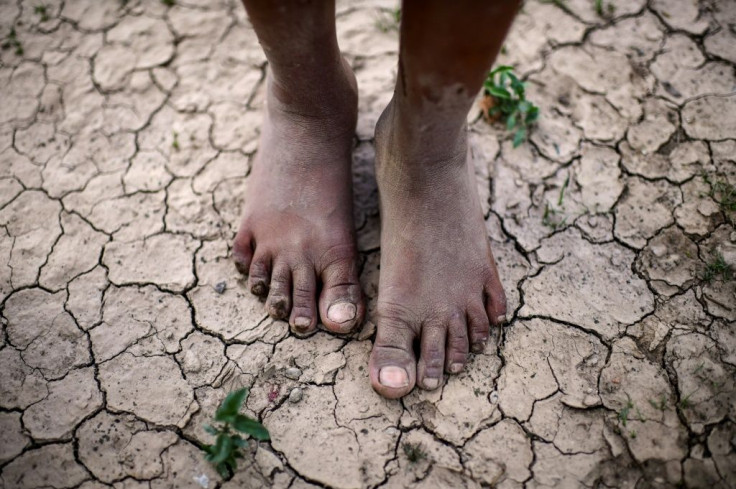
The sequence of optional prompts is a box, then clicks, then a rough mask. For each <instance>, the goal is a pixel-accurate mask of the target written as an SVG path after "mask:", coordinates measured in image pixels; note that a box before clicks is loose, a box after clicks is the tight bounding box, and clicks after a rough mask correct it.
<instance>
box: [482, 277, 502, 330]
mask: <svg viewBox="0 0 736 489" xmlns="http://www.w3.org/2000/svg"><path fill="white" fill-rule="evenodd" d="M485 295H486V312H487V314H488V319H489V320H490V322H491V324H493V325H494V326H503V324H504V323H505V322H506V294H505V293H504V291H503V285H501V280H500V279H499V278H498V271H497V270H496V266H495V264H494V266H493V272H492V273H491V276H490V278H489V279H488V281H487V282H486V286H485Z"/></svg>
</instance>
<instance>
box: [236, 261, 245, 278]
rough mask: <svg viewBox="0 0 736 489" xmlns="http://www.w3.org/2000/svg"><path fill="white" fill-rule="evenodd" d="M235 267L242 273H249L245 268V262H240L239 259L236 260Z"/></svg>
mask: <svg viewBox="0 0 736 489" xmlns="http://www.w3.org/2000/svg"><path fill="white" fill-rule="evenodd" d="M235 269H236V270H237V271H238V273H240V274H241V275H248V269H247V268H245V264H243V263H242V262H239V261H237V260H235Z"/></svg>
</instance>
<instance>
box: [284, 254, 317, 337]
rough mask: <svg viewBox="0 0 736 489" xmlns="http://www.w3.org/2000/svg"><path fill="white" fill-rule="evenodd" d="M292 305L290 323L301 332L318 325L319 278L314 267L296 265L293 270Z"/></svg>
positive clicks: (303, 332)
mask: <svg viewBox="0 0 736 489" xmlns="http://www.w3.org/2000/svg"><path fill="white" fill-rule="evenodd" d="M291 278H292V283H293V287H292V299H291V300H292V307H291V318H290V319H289V324H291V327H292V328H293V329H294V331H296V332H297V333H299V334H306V333H309V332H311V331H313V330H314V329H315V327H316V326H317V305H316V301H315V298H316V295H317V279H316V277H315V274H314V268H313V267H311V266H308V265H299V266H296V267H294V269H293V272H292V277H291Z"/></svg>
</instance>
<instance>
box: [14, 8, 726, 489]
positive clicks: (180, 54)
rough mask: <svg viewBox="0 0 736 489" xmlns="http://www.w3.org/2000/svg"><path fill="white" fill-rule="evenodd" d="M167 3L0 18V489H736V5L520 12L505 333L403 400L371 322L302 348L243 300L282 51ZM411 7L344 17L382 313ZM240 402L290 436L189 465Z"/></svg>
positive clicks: (502, 245)
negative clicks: (386, 165) (243, 273)
mask: <svg viewBox="0 0 736 489" xmlns="http://www.w3.org/2000/svg"><path fill="white" fill-rule="evenodd" d="M171 3H175V5H173V6H167V5H166V4H165V3H164V2H161V1H158V0H145V1H144V0H140V1H137V0H129V1H119V0H99V1H93V0H89V1H83V0H66V1H61V0H44V2H43V4H42V2H41V0H37V1H36V0H27V1H26V0H24V1H19V2H14V1H12V0H1V1H0V19H2V20H0V24H1V27H0V35H1V36H3V38H4V40H3V42H4V44H3V49H2V51H1V52H0V56H1V58H0V59H1V61H0V85H1V86H2V89H1V90H2V95H1V97H2V103H1V104H0V301H1V302H0V314H1V315H2V317H1V319H2V335H1V336H0V487H3V488H6V489H36V488H39V489H40V488H54V489H63V488H71V487H83V488H84V489H98V488H103V487H110V486H112V487H115V488H116V489H142V488H145V489H158V488H163V487H179V488H186V487H191V488H195V489H202V488H215V487H218V486H219V487H223V488H233V489H234V488H249V487H278V488H285V487H292V488H306V487H316V486H325V487H339V488H358V487H379V486H382V487H393V488H401V487H427V488H434V487H488V486H498V487H502V488H520V487H528V488H539V487H562V488H575V487H624V488H634V487H636V488H647V487H656V488H666V487H692V488H694V487H707V488H709V489H713V488H718V489H721V488H733V487H736V385H735V382H736V322H735V321H736V282H735V281H734V280H733V278H730V277H729V276H728V272H727V268H728V266H729V264H730V265H731V266H734V265H735V264H736V231H734V227H733V222H734V219H735V218H736V213H735V212H734V210H733V209H734V205H735V201H736V194H735V193H734V187H733V185H735V184H736V164H735V162H734V157H735V155H736V95H734V90H735V88H736V76H735V75H734V63H736V34H735V31H734V25H736V2H733V1H725V0H724V1H715V0H713V1H701V2H700V3H699V4H697V3H696V2H695V1H693V0H650V1H649V2H647V1H646V0H626V1H624V0H610V3H609V0H603V2H602V6H601V8H602V14H603V15H602V16H601V15H599V14H598V13H596V11H595V3H596V2H595V1H594V0H559V1H551V2H539V1H534V0H530V1H529V2H527V4H526V6H525V7H524V9H523V11H522V13H521V15H520V16H519V17H518V19H517V21H516V24H515V26H514V29H513V32H512V34H511V36H510V37H509V39H508V40H507V43H506V46H505V48H504V51H503V54H502V55H501V57H500V59H499V62H502V63H504V64H513V65H515V66H516V69H517V72H519V73H520V74H522V75H523V76H524V77H526V78H527V80H528V82H529V84H528V95H529V98H530V99H531V100H532V101H534V102H535V103H537V104H538V105H539V106H540V108H541V117H540V120H539V123H538V125H537V127H536V129H535V130H534V131H533V133H532V136H531V140H530V141H529V142H527V143H525V144H524V145H522V146H521V147H519V148H518V149H513V148H512V146H511V143H510V141H509V137H508V135H507V134H505V133H504V131H503V128H497V127H490V126H488V125H487V124H486V123H485V122H483V121H482V120H480V119H479V117H478V114H477V113H476V112H474V113H473V114H471V116H470V117H469V122H470V128H471V131H472V132H471V143H472V148H473V158H474V161H475V163H476V174H477V179H478V188H479V190H480V192H481V196H482V198H483V201H484V208H485V212H486V215H487V219H486V223H487V228H488V235H489V236H490V238H491V239H492V241H493V246H494V249H495V252H496V256H497V258H498V262H499V265H500V269H501V275H502V277H503V281H504V283H505V286H506V287H507V291H508V295H509V299H510V300H509V302H510V310H511V311H512V313H513V314H512V316H513V319H512V321H511V322H510V324H509V326H508V327H506V328H505V329H504V330H503V331H502V332H501V333H500V334H499V347H498V349H496V348H495V347H492V348H489V351H488V352H486V354H484V355H479V356H475V357H474V358H473V359H472V361H471V363H470V366H469V368H468V369H467V372H466V373H463V374H462V375H459V376H457V377H453V378H450V379H449V380H448V381H447V383H446V385H445V386H444V387H443V388H442V389H440V390H438V391H435V392H431V393H427V392H415V393H413V394H412V395H410V396H408V397H407V398H405V399H404V400H402V401H400V402H399V401H386V400H383V399H382V398H380V397H378V396H377V395H376V394H374V393H373V391H372V390H371V389H370V386H369V381H368V375H367V369H366V364H367V360H368V354H369V351H370V349H371V336H372V334H373V332H374V330H375V325H374V324H373V323H372V322H371V321H369V322H368V323H367V324H366V325H365V326H364V328H363V330H362V331H360V332H359V333H357V334H356V335H355V336H354V337H352V338H347V339H345V338H340V337H336V336H333V335H330V334H327V333H325V332H318V333H317V334H315V335H313V336H312V337H310V338H308V339H306V340H300V339H297V338H295V337H294V336H292V335H291V334H290V333H289V331H288V327H287V324H286V323H284V322H280V321H273V320H271V319H269V318H268V317H267V316H266V314H265V313H264V311H263V307H262V304H261V303H259V302H258V301H257V300H256V299H255V298H254V297H252V296H251V295H250V294H249V293H248V292H247V291H246V290H245V288H244V286H243V283H242V281H241V279H240V277H238V275H237V273H236V271H235V269H234V267H233V266H232V265H231V263H230V261H229V259H228V254H229V243H230V241H231V239H232V237H233V236H234V233H235V231H236V229H237V225H238V220H239V219H238V218H239V212H240V208H241V205H242V202H243V199H244V197H246V196H245V195H244V192H243V190H242V189H243V185H244V183H245V182H246V180H247V178H248V172H249V164H250V162H251V161H252V156H253V154H254V152H255V151H256V149H257V137H258V133H259V125H260V121H261V115H260V109H261V106H262V103H263V80H264V69H265V65H264V63H265V59H264V57H263V54H262V52H261V50H260V48H259V46H258V43H257V41H256V38H255V36H254V34H253V31H252V29H251V27H250V26H249V24H248V23H247V20H246V19H245V14H244V12H243V9H242V7H241V6H240V5H238V4H237V2H235V0H232V1H230V0H219V1H207V0H176V1H175V2H171ZM41 5H44V7H40V6H41ZM609 5H610V6H609ZM395 7H396V5H395V3H394V0H386V1H383V0H364V1H353V2H348V1H342V2H339V5H338V12H339V14H338V20H337V24H338V31H339V40H340V44H341V47H342V48H343V49H344V51H345V53H346V55H347V57H348V58H349V60H350V61H351V63H352V65H353V67H354V68H355V71H356V74H357V77H358V81H359V85H360V91H361V100H360V121H359V124H358V130H357V143H356V148H355V169H354V176H355V185H356V196H355V198H356V206H357V208H356V212H355V215H356V220H357V225H358V228H359V233H358V234H359V244H360V249H361V252H362V260H363V262H362V278H363V284H364V287H365V291H366V293H367V294H368V296H369V298H370V304H371V307H373V305H374V304H375V298H376V293H377V290H376V289H377V276H378V273H379V272H378V263H379V254H380V250H379V226H378V224H379V220H378V209H377V199H376V188H375V182H374V180H373V176H372V160H373V145H372V136H373V125H374V123H375V121H376V118H377V116H378V114H379V113H380V111H381V110H382V109H383V107H384V106H385V104H386V102H387V101H388V100H389V98H390V96H391V92H392V87H393V84H394V77H395V74H396V53H397V30H396V24H395V21H394V20H393V18H394V17H393V9H394V8H395ZM296 22H298V19H297V20H296ZM12 28H14V30H11V29H12ZM469 28H476V29H492V28H493V26H469ZM448 198H452V196H448ZM706 279H709V280H706ZM241 386H248V387H250V389H251V394H250V398H249V399H248V401H247V410H248V412H249V413H250V414H251V415H252V416H257V417H258V418H259V419H261V420H262V421H263V422H264V424H265V425H266V426H267V427H268V428H269V430H270V432H271V435H272V439H273V441H272V442H270V443H261V444H260V446H258V447H257V448H255V447H252V448H251V450H250V451H249V452H248V454H247V456H246V458H245V459H244V460H243V461H242V464H241V469H240V470H239V471H238V472H237V473H236V474H235V477H234V478H233V479H232V480H230V481H222V480H221V479H220V478H219V477H218V476H217V474H216V473H215V472H214V471H213V470H212V469H211V468H210V466H209V465H208V464H207V463H206V462H204V461H203V458H202V455H201V453H200V451H199V449H198V447H197V446H198V445H199V444H202V443H207V442H209V441H210V439H209V438H208V437H209V435H207V434H206V433H205V432H204V431H203V429H202V425H203V424H204V423H206V422H207V421H208V420H209V419H210V418H211V417H212V414H213V412H214V409H215V407H216V405H217V404H218V403H219V402H220V401H221V400H222V399H223V398H224V396H225V395H226V394H227V393H228V392H230V391H231V390H233V389H236V388H238V387H241ZM407 448H409V449H410V450H405V449H407ZM411 449H413V453H414V455H415V456H414V457H412V458H413V459H414V460H413V461H412V460H410V457H409V456H408V455H407V451H408V452H412V450H411Z"/></svg>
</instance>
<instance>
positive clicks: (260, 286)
mask: <svg viewBox="0 0 736 489" xmlns="http://www.w3.org/2000/svg"><path fill="white" fill-rule="evenodd" d="M250 291H251V292H252V293H253V294H255V295H265V294H266V284H264V283H263V282H256V283H255V284H253V287H251V288H250Z"/></svg>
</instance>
